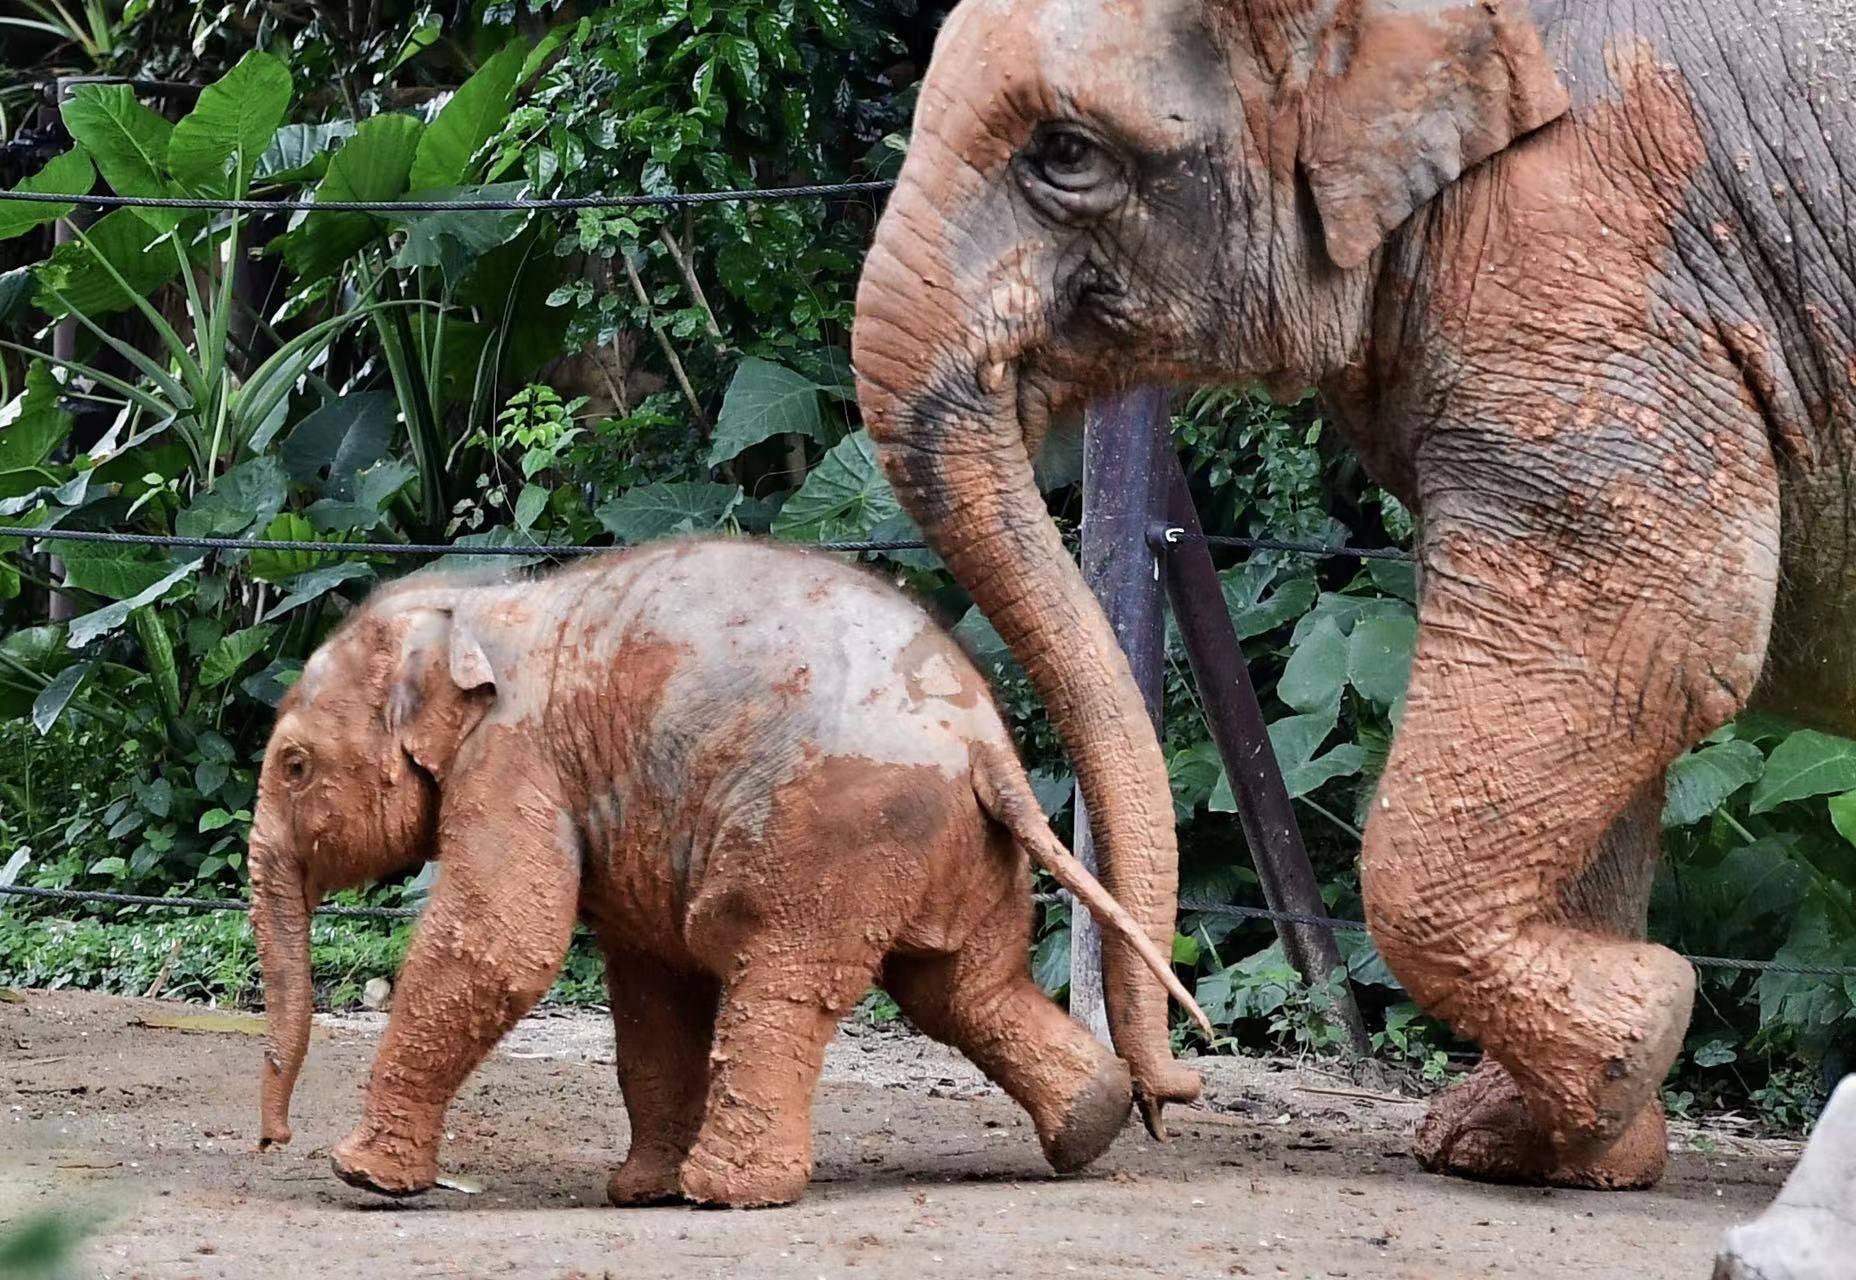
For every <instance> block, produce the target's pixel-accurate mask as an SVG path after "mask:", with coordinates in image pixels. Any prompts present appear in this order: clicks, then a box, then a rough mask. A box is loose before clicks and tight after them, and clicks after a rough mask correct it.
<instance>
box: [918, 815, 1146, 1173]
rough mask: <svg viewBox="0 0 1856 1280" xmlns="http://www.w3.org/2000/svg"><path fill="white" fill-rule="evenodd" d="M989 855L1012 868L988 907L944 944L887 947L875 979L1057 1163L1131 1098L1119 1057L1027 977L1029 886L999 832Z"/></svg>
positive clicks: (1093, 1149)
mask: <svg viewBox="0 0 1856 1280" xmlns="http://www.w3.org/2000/svg"><path fill="white" fill-rule="evenodd" d="M995 838H996V839H998V840H999V843H1000V844H1001V845H1002V846H1003V847H1002V848H1000V849H998V850H995V851H993V852H992V853H991V855H990V856H992V857H994V858H997V859H998V865H1000V866H1002V867H1013V868H1017V869H1020V870H1019V877H1018V881H1017V882H1016V883H1012V884H1008V885H1005V886H1002V887H1001V892H1000V896H999V898H998V899H997V901H996V903H995V904H994V905H993V907H992V909H991V911H990V913H989V914H988V915H987V916H986V918H985V919H983V920H982V921H980V923H979V924H978V925H977V927H975V928H974V929H973V930H972V932H971V933H969V934H968V935H967V936H966V938H965V939H964V940H963V941H962V943H961V946H960V949H959V950H958V951H954V952H951V953H946V954H925V955H924V954H918V955H906V954H894V955H891V956H890V957H889V958H888V959H887V960H886V961H884V963H883V983H884V986H885V987H886V988H887V989H888V991H889V993H890V994H891V995H892V996H894V997H895V999H896V1003H897V1004H898V1005H900V1006H901V1007H902V1011H903V1012H904V1013H906V1014H908V1015H909V1017H910V1018H911V1019H912V1020H913V1021H914V1022H915V1025H916V1026H918V1027H920V1028H921V1029H922V1030H923V1031H925V1032H927V1033H928V1034H929V1035H931V1036H933V1037H934V1038H935V1039H937V1040H940V1041H942V1042H943V1043H946V1044H951V1045H953V1046H954V1047H955V1048H956V1049H959V1050H960V1051H961V1052H962V1053H964V1054H966V1055H967V1057H969V1058H971V1059H972V1060H973V1062H974V1064H975V1065H976V1066H978V1067H979V1068H980V1070H982V1071H984V1072H985V1073H986V1074H987V1076H988V1077H990V1078H991V1079H992V1080H993V1081H994V1082H995V1083H996V1084H998V1085H999V1087H1000V1088H1002V1089H1004V1090H1005V1091H1006V1092H1007V1093H1009V1094H1010V1095H1011V1096H1012V1097H1013V1098H1014V1099H1015V1100H1016V1101H1017V1102H1018V1104H1019V1105H1020V1106H1022V1107H1024V1108H1025V1110H1026V1111H1028V1112H1030V1113H1031V1119H1032V1122H1033V1124H1035V1125H1036V1126H1037V1132H1038V1141H1039V1143H1040V1144H1041V1145H1042V1147H1043V1149H1044V1155H1045V1158H1046V1159H1048V1160H1049V1161H1050V1163H1051V1165H1052V1167H1054V1168H1055V1169H1057V1170H1058V1171H1059V1172H1061V1173H1068V1172H1070V1171H1071V1170H1073V1169H1080V1168H1082V1167H1083V1166H1084V1165H1087V1164H1089V1163H1090V1162H1091V1161H1092V1160H1094V1159H1095V1158H1096V1157H1097V1156H1099V1155H1101V1154H1102V1153H1103V1152H1104V1151H1106V1150H1107V1149H1108V1147H1109V1144H1110V1143H1112V1142H1114V1140H1115V1138H1116V1137H1117V1136H1118V1135H1119V1134H1120V1133H1121V1131H1122V1129H1123V1128H1124V1127H1125V1125H1126V1123H1127V1119H1128V1112H1129V1110H1130V1108H1131V1106H1132V1104H1133V1095H1132V1092H1131V1087H1130V1084H1129V1078H1128V1067H1127V1064H1126V1063H1124V1062H1122V1061H1121V1059H1119V1058H1117V1057H1116V1056H1115V1055H1114V1054H1113V1053H1112V1052H1110V1051H1109V1050H1108V1049H1107V1048H1106V1047H1104V1046H1103V1045H1101V1044H1099V1043H1098V1042H1097V1041H1096V1039H1095V1038H1094V1037H1093V1036H1091V1035H1090V1034H1089V1033H1088V1032H1087V1031H1085V1030H1084V1029H1083V1028H1082V1026H1081V1025H1079V1024H1078V1023H1077V1022H1076V1021H1075V1020H1074V1019H1073V1018H1071V1017H1069V1016H1068V1015H1067V1014H1065V1013H1064V1012H1063V1011H1062V1010H1061V1009H1059V1008H1058V1007H1057V1006H1056V1004H1054V1003H1053V1002H1052V1001H1051V999H1050V997H1049V996H1047V995H1045V994H1044V993H1043V992H1042V991H1040V990H1039V989H1038V987H1037V984H1035V983H1034V982H1032V981H1031V975H1030V974H1029V973H1028V972H1027V964H1026V956H1027V955H1028V954H1029V952H1030V947H1031V902H1030V886H1029V884H1027V883H1024V882H1023V881H1024V875H1025V873H1024V872H1023V871H1022V868H1023V867H1024V865H1025V861H1024V855H1023V853H1021V852H1020V851H1019V850H1017V849H1016V848H1013V847H1012V846H1011V845H1010V842H1009V841H1007V840H1005V839H1004V837H1003V833H1000V834H999V835H998V836H997V837H995Z"/></svg>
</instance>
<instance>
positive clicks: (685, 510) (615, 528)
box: [594, 481, 741, 543]
mask: <svg viewBox="0 0 1856 1280" xmlns="http://www.w3.org/2000/svg"><path fill="white" fill-rule="evenodd" d="M740 501H741V490H740V488H739V487H738V486H736V485H729V484H709V483H707V482H703V481H693V482H692V481H666V482H663V483H661V484H645V485H639V486H638V487H637V488H635V489H632V490H629V491H628V492H627V493H625V494H624V495H623V496H621V497H618V498H614V499H613V500H612V501H610V502H607V503H605V504H603V505H602V506H601V507H600V508H599V510H598V511H596V512H594V514H595V515H597V516H598V517H599V522H600V524H602V525H604V526H605V528H606V531H607V532H608V533H610V534H611V535H612V536H613V537H615V538H617V539H619V541H621V542H627V543H639V542H649V541H650V540H651V539H652V538H661V537H664V536H665V535H667V534H672V533H691V532H696V533H700V532H702V531H703V530H705V529H713V528H715V527H716V526H717V525H719V524H721V523H722V521H724V520H726V519H727V518H728V515H729V513H730V512H732V511H733V510H734V509H735V507H736V506H737V505H738V504H739V503H740Z"/></svg>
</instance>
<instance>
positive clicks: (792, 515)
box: [773, 431, 902, 542]
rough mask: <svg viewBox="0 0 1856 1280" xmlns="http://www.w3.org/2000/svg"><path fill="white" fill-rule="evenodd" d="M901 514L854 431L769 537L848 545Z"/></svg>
mask: <svg viewBox="0 0 1856 1280" xmlns="http://www.w3.org/2000/svg"><path fill="white" fill-rule="evenodd" d="M900 510H902V504H901V503H900V502H897V501H896V495H895V494H893V493H891V492H890V489H889V482H888V481H887V480H885V479H884V478H883V473H882V472H881V471H880V470H878V469H877V463H876V446H875V445H873V444H871V442H870V436H869V434H868V433H866V432H864V431H854V432H852V433H851V434H850V435H848V436H846V437H844V439H842V440H840V441H838V443H837V444H836V445H834V446H832V449H831V452H829V453H827V454H826V455H825V456H824V458H823V459H821V460H820V462H819V464H818V466H816V467H814V468H813V469H812V474H811V475H809V476H807V477H806V482H805V483H804V484H802V485H800V486H799V491H798V492H797V493H795V494H794V495H793V496H792V497H790V498H788V499H787V500H786V505H785V506H783V507H781V508H780V514H779V517H778V518H777V519H775V520H774V522H773V533H774V536H775V537H779V538H786V539H789V540H791V541H794V542H836V541H839V540H846V541H849V540H854V539H860V538H863V537H864V536H865V535H866V534H868V533H869V532H870V530H871V529H873V528H874V527H876V526H877V525H878V524H881V523H882V522H883V521H885V520H887V519H889V518H890V517H891V516H893V515H895V514H896V513H897V512H898V511H900Z"/></svg>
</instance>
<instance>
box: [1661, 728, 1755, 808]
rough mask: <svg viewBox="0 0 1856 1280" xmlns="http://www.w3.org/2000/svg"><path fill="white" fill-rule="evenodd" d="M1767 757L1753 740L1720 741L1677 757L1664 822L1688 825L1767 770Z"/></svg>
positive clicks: (1672, 767) (1669, 778)
mask: <svg viewBox="0 0 1856 1280" xmlns="http://www.w3.org/2000/svg"><path fill="white" fill-rule="evenodd" d="M1765 768H1766V757H1765V756H1763V755H1761V754H1760V752H1759V748H1758V747H1756V746H1754V745H1753V744H1752V743H1750V742H1738V741H1731V742H1718V743H1715V744H1714V745H1713V746H1710V747H1703V748H1702V749H1701V750H1699V751H1691V752H1689V753H1688V754H1687V755H1684V756H1678V757H1677V758H1676V760H1675V762H1674V763H1673V764H1671V765H1670V766H1669V775H1668V786H1667V789H1666V792H1665V795H1664V797H1663V825H1664V826H1665V827H1686V826H1688V825H1689V824H1690V823H1692V822H1700V821H1701V820H1702V819H1703V818H1705V817H1707V816H1708V815H1709V814H1711V813H1713V812H1714V811H1715V810H1716V809H1718V808H1720V807H1721V804H1722V802H1724V801H1725V800H1726V799H1727V797H1728V796H1731V795H1732V794H1733V793H1734V792H1736V791H1738V790H1739V789H1740V788H1741V787H1744V786H1746V785H1747V783H1749V782H1757V781H1758V780H1759V775H1760V774H1761V773H1763V772H1765Z"/></svg>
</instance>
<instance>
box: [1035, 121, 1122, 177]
mask: <svg viewBox="0 0 1856 1280" xmlns="http://www.w3.org/2000/svg"><path fill="white" fill-rule="evenodd" d="M1037 168H1038V174H1039V176H1040V177H1042V178H1043V179H1044V181H1046V182H1048V183H1050V185H1051V186H1053V187H1058V188H1061V189H1062V190H1064V191H1086V190H1088V189H1089V188H1091V187H1094V186H1097V185H1098V184H1100V183H1101V182H1103V181H1104V180H1106V179H1108V178H1112V177H1113V176H1114V172H1115V166H1114V163H1113V161H1111V160H1110V159H1109V157H1108V153H1107V152H1105V151H1104V150H1103V149H1102V148H1101V147H1100V146H1099V145H1097V143H1096V141H1095V139H1093V138H1091V137H1089V136H1088V135H1087V134H1084V133H1082V132H1080V131H1079V130H1076V129H1065V128H1055V129H1050V130H1048V131H1046V132H1045V133H1044V135H1043V136H1042V137H1041V138H1040V139H1039V140H1038V146H1037Z"/></svg>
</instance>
